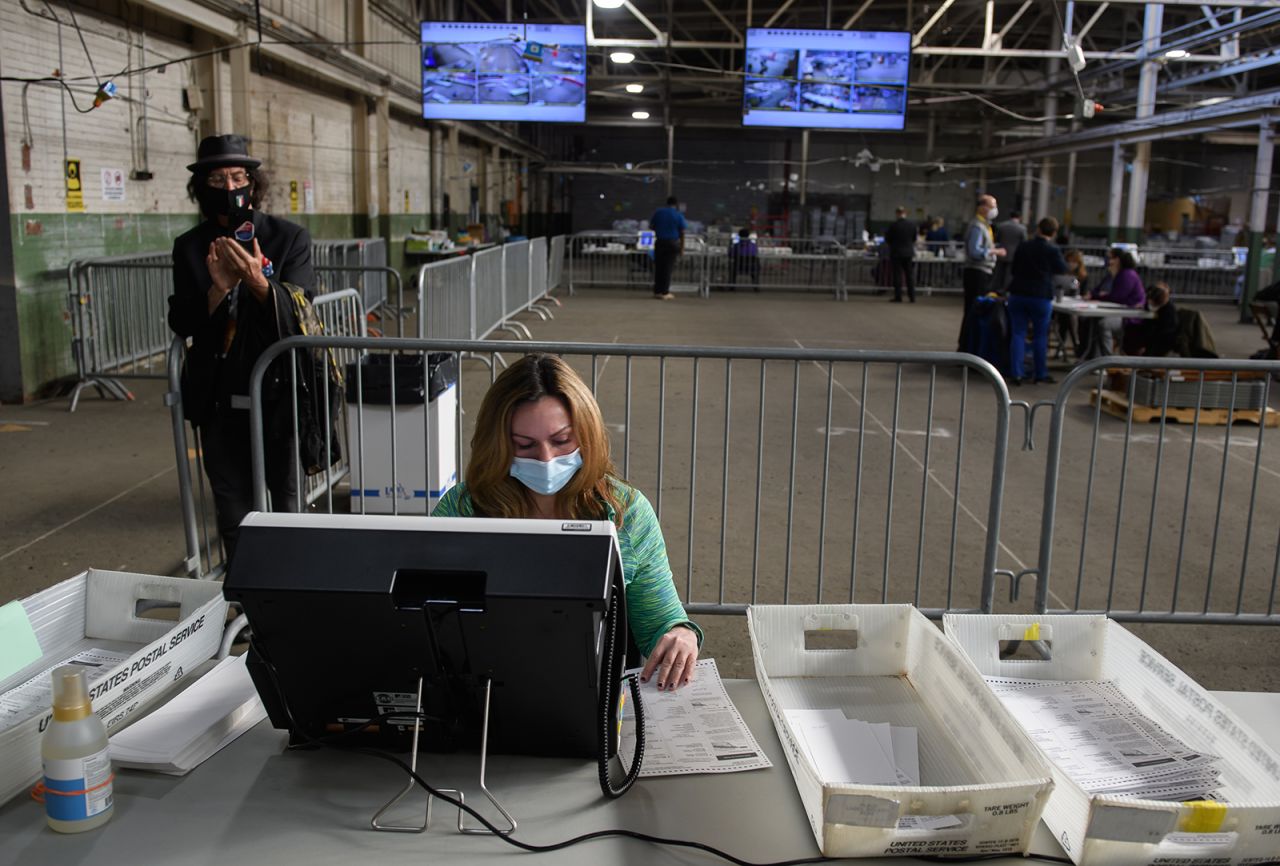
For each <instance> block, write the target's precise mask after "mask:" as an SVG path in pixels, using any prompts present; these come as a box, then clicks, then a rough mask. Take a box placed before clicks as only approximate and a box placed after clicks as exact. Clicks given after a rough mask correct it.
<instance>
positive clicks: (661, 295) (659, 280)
mask: <svg viewBox="0 0 1280 866" xmlns="http://www.w3.org/2000/svg"><path fill="white" fill-rule="evenodd" d="M679 205H680V202H679V201H678V200H677V199H676V197H675V196H671V197H670V198H669V199H667V206H666V207H660V208H658V209H657V210H656V211H654V213H653V216H651V217H649V228H651V229H653V236H654V242H653V296H654V297H655V298H657V299H658V300H660V301H669V300H671V299H672V298H674V297H675V295H673V294H671V272H672V271H674V270H675V267H676V258H677V257H678V256H679V255H680V254H681V253H683V252H684V230H685V229H686V228H687V227H688V224H687V223H685V221H684V214H682V213H680V210H679Z"/></svg>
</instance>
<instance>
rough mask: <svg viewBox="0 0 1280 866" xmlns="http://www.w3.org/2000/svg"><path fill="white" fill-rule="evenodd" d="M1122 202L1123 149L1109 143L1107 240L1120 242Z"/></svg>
mask: <svg viewBox="0 0 1280 866" xmlns="http://www.w3.org/2000/svg"><path fill="white" fill-rule="evenodd" d="M1123 202H1124V148H1122V147H1120V142H1118V141H1113V142H1112V143H1111V194H1110V196H1108V197H1107V240H1108V241H1111V242H1113V243H1114V242H1115V241H1118V240H1120V205H1121V204H1122V203H1123Z"/></svg>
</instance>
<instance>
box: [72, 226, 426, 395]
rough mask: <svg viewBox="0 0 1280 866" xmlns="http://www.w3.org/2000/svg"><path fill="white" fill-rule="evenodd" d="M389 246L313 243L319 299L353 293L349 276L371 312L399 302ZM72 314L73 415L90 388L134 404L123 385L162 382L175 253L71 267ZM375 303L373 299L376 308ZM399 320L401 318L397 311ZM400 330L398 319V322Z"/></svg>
mask: <svg viewBox="0 0 1280 866" xmlns="http://www.w3.org/2000/svg"><path fill="white" fill-rule="evenodd" d="M386 256H387V253H386V241H385V240H383V239H382V238H360V239H353V240H340V241H313V243H312V261H313V263H314V265H315V269H316V277H317V285H316V290H315V291H316V294H317V295H319V294H323V293H324V292H325V289H326V287H327V286H334V287H337V288H347V287H348V286H347V283H349V282H350V281H351V279H350V277H348V276H345V275H344V274H347V273H351V272H354V273H359V274H360V275H361V276H360V277H359V278H358V279H357V280H356V282H357V286H356V288H358V289H359V290H360V292H361V296H362V298H363V299H364V308H365V310H366V311H370V310H373V309H374V308H375V307H378V306H386V304H387V288H388V286H389V285H391V284H393V283H394V285H395V287H396V296H397V299H399V298H400V297H401V295H402V293H403V288H402V286H401V281H400V274H399V273H397V272H396V271H395V270H394V269H392V268H389V267H387V265H386V261H387V258H386ZM67 286H68V299H67V309H68V311H69V313H70V316H71V333H72V338H71V354H72V358H73V359H74V361H75V364H76V372H77V374H78V377H79V381H78V382H77V383H76V386H75V388H74V389H73V390H72V392H71V397H70V404H69V409H70V411H72V412H74V411H75V410H76V406H77V405H78V404H79V402H80V393H81V392H82V391H83V390H84V389H85V388H89V387H92V388H94V389H95V390H97V392H98V394H99V395H100V396H102V397H111V398H114V399H117V400H130V399H133V395H132V394H131V393H130V392H129V390H128V388H126V387H125V386H124V383H123V381H122V380H125V379H163V378H165V376H166V373H165V369H164V367H163V366H162V364H163V363H164V358H165V353H166V351H167V349H168V348H169V344H170V340H171V338H172V336H173V332H172V331H170V330H169V323H168V310H169V296H170V295H171V294H173V253H172V251H170V250H156V251H153V252H145V253H135V254H131V255H125V256H105V257H99V258H92V259H77V260H75V261H73V262H71V263H70V264H69V265H68V266H67ZM370 299H375V303H374V304H373V305H372V306H371V305H370ZM396 312H397V313H398V312H399V310H397V311H396ZM397 326H399V319H398V318H397Z"/></svg>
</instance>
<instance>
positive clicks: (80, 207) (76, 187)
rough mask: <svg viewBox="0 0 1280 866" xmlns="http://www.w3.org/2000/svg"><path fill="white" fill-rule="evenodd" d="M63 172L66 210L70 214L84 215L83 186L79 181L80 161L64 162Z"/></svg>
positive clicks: (69, 160)
mask: <svg viewBox="0 0 1280 866" xmlns="http://www.w3.org/2000/svg"><path fill="white" fill-rule="evenodd" d="M63 170H64V173H65V175H66V179H67V210H68V211H70V212H72V213H84V184H83V183H81V181H80V160H78V159H68V160H65V161H64V163H63Z"/></svg>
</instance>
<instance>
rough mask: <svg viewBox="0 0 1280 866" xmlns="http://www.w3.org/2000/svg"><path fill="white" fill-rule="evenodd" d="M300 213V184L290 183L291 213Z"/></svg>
mask: <svg viewBox="0 0 1280 866" xmlns="http://www.w3.org/2000/svg"><path fill="white" fill-rule="evenodd" d="M297 212H298V182H297V181H296V180H291V181H289V213H297Z"/></svg>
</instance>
